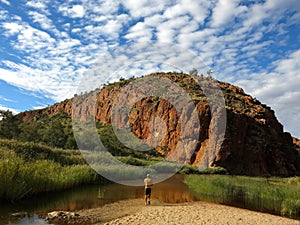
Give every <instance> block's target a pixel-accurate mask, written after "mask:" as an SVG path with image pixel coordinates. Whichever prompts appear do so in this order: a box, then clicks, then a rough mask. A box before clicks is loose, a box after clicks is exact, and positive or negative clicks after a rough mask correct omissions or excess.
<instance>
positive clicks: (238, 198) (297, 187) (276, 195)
mask: <svg viewBox="0 0 300 225" xmlns="http://www.w3.org/2000/svg"><path fill="white" fill-rule="evenodd" d="M185 183H186V184H187V185H188V187H189V188H190V189H191V190H192V192H193V193H194V194H195V195H196V196H197V197H198V198H199V199H201V200H204V201H212V202H217V203H222V204H228V205H233V206H238V207H243V208H248V209H252V210H257V211H262V212H269V213H274V214H278V215H282V216H286V217H290V218H297V219H300V177H293V178H258V177H244V176H229V175H189V176H187V177H186V178H185Z"/></svg>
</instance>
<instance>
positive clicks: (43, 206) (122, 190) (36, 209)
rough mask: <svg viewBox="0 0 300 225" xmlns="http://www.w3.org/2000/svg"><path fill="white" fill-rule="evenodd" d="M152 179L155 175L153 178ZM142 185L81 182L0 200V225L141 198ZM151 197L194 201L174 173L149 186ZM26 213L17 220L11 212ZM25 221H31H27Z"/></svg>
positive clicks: (34, 220) (33, 220)
mask: <svg viewBox="0 0 300 225" xmlns="http://www.w3.org/2000/svg"><path fill="white" fill-rule="evenodd" d="M154 179H155V178H154ZM143 195H144V188H143V187H136V186H124V185H120V184H106V185H85V186H80V187H77V188H74V189H70V190H67V191H62V192H55V193H47V194H43V195H39V196H37V197H34V198H30V199H28V200H24V201H22V202H19V203H18V204H11V203H7V202H6V203H3V202H2V203H0V224H1V225H2V224H19V225H20V224H45V223H43V221H42V220H39V219H38V218H36V214H42V213H47V212H49V211H54V210H66V211H75V210H80V209H88V208H95V207H99V206H102V205H105V204H108V203H113V202H116V201H120V200H126V199H135V198H143V197H144V196H143ZM152 198H153V199H159V200H161V201H163V202H166V203H183V202H190V201H194V200H196V198H195V197H194V196H193V195H192V194H191V193H190V191H189V189H188V188H187V187H186V185H185V184H184V183H183V175H178V174H177V175H174V176H173V177H171V178H169V179H168V180H166V181H164V182H161V183H158V184H155V185H154V186H153V191H152ZM16 212H27V213H28V214H29V215H31V216H29V217H28V218H25V219H23V220H20V219H18V218H16V217H13V216H11V214H12V213H16ZM28 221H31V223H29V222H28Z"/></svg>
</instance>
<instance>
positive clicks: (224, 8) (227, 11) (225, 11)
mask: <svg viewBox="0 0 300 225" xmlns="http://www.w3.org/2000/svg"><path fill="white" fill-rule="evenodd" d="M239 2H240V0H219V1H218V2H217V4H216V6H215V8H214V9H213V15H212V26H213V27H220V26H222V25H225V24H227V23H230V22H232V21H233V20H234V18H235V17H236V16H237V15H239V14H240V13H243V12H245V11H246V10H247V7H245V6H239V5H238V4H239ZM227 25H228V24H227Z"/></svg>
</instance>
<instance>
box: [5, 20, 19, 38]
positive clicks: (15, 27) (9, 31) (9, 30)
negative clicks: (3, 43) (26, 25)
mask: <svg viewBox="0 0 300 225" xmlns="http://www.w3.org/2000/svg"><path fill="white" fill-rule="evenodd" d="M2 26H3V28H4V29H6V32H5V35H6V36H11V35H14V34H16V33H18V32H20V31H21V30H22V25H20V24H18V23H12V22H6V23H3V24H2Z"/></svg>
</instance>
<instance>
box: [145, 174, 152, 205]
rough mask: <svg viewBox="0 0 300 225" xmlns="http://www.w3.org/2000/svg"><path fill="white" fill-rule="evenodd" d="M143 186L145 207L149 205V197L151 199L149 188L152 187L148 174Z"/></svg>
mask: <svg viewBox="0 0 300 225" xmlns="http://www.w3.org/2000/svg"><path fill="white" fill-rule="evenodd" d="M144 185H145V205H147V204H148V205H150V197H151V188H152V186H153V183H152V179H151V178H150V174H147V176H146V178H145V179H144Z"/></svg>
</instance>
